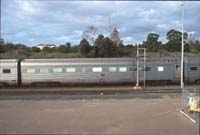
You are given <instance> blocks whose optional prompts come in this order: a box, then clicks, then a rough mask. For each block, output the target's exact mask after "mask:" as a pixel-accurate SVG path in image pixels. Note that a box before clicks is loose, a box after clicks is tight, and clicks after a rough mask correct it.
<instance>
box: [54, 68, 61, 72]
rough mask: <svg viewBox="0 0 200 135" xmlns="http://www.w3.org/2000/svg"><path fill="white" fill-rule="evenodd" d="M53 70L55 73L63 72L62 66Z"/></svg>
mask: <svg viewBox="0 0 200 135" xmlns="http://www.w3.org/2000/svg"><path fill="white" fill-rule="evenodd" d="M53 72H54V73H61V72H62V68H61V67H56V68H53Z"/></svg>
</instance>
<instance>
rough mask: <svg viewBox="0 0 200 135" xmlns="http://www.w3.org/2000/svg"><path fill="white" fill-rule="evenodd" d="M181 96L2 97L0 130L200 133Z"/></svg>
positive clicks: (135, 134)
mask: <svg viewBox="0 0 200 135" xmlns="http://www.w3.org/2000/svg"><path fill="white" fill-rule="evenodd" d="M179 104H180V99H177V98H176V99H170V98H164V99H128V100H127V99H123V100H114V99H113V100H111V99H109V100H108V99H107V100H3V101H0V134H6V133H7V134H28V133H32V134H43V133H44V134H132V135H138V134H139V135H199V125H198V124H194V123H192V122H191V121H190V120H188V119H187V118H186V117H184V116H183V115H182V114H181V113H180V112H179V111H177V109H178V108H179Z"/></svg>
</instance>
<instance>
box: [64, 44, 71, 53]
mask: <svg viewBox="0 0 200 135" xmlns="http://www.w3.org/2000/svg"><path fill="white" fill-rule="evenodd" d="M65 46H66V52H71V44H70V43H69V42H67V43H66V44H65Z"/></svg>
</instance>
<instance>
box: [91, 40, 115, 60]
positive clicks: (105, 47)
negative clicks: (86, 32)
mask: <svg viewBox="0 0 200 135" xmlns="http://www.w3.org/2000/svg"><path fill="white" fill-rule="evenodd" d="M95 50H96V55H97V57H115V56H117V47H116V46H115V45H113V42H112V41H111V40H110V39H109V38H108V37H106V38H104V39H103V40H102V41H101V44H98V45H97V46H95Z"/></svg>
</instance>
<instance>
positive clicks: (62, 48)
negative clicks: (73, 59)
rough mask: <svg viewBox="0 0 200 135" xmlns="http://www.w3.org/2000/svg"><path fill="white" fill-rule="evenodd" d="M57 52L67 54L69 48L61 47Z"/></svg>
mask: <svg viewBox="0 0 200 135" xmlns="http://www.w3.org/2000/svg"><path fill="white" fill-rule="evenodd" d="M57 50H58V52H61V53H65V52H67V48H66V46H65V45H60V46H59V47H58V49H57Z"/></svg>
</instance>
